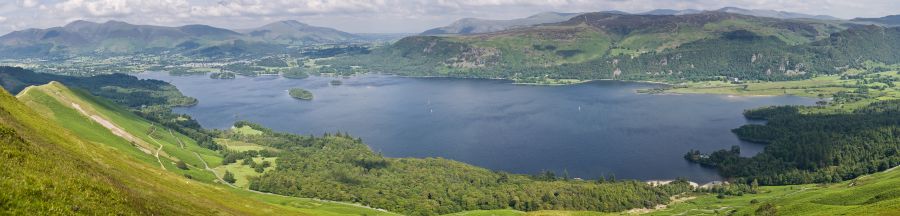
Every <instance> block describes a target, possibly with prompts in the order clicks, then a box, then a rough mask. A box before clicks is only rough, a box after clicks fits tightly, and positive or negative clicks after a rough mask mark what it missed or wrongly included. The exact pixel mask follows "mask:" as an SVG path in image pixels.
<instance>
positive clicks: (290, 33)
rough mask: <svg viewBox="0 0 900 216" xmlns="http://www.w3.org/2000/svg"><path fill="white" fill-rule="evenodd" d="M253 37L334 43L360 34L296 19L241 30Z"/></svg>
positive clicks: (356, 37) (285, 40) (354, 37)
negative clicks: (312, 24)
mask: <svg viewBox="0 0 900 216" xmlns="http://www.w3.org/2000/svg"><path fill="white" fill-rule="evenodd" d="M241 32H243V33H245V34H247V35H249V36H251V37H254V38H259V39H262V40H266V41H275V42H279V43H289V44H293V43H311V42H312V43H333V42H344V41H353V40H356V39H359V36H357V35H354V34H351V33H347V32H343V31H339V30H336V29H332V28H326V27H318V26H311V25H308V24H306V23H301V22H297V21H295V20H285V21H278V22H274V23H270V24H267V25H264V26H261V27H258V28H254V29H248V30H243V31H241Z"/></svg>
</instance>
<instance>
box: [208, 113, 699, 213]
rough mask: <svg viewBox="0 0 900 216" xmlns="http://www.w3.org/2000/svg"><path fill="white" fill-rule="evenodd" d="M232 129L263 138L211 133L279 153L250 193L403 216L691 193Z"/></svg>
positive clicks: (640, 200)
mask: <svg viewBox="0 0 900 216" xmlns="http://www.w3.org/2000/svg"><path fill="white" fill-rule="evenodd" d="M235 126H236V127H243V126H250V127H252V128H254V129H257V130H260V131H263V135H242V134H238V133H234V132H229V131H219V133H220V134H219V135H220V136H221V137H226V138H229V139H236V140H241V141H245V142H253V143H259V144H262V145H266V146H269V147H274V148H278V149H280V150H281V151H280V152H279V153H277V156H278V157H279V158H278V161H277V164H278V166H277V168H276V169H275V170H273V171H268V172H265V174H263V175H262V176H260V177H258V178H251V179H250V186H249V187H250V189H252V190H258V191H263V192H271V193H276V194H282V195H289V196H298V197H315V198H321V199H328V200H337V201H347V202H356V203H361V204H364V205H367V206H372V207H376V208H383V209H387V210H389V211H393V212H399V213H404V214H409V215H437V214H446V213H453V212H459V211H465V210H478V209H517V210H523V211H534V210H545V209H566V210H592V211H606V212H614V211H622V210H627V209H631V208H645V207H646V208H652V207H654V206H656V205H658V204H664V203H667V202H668V201H669V197H670V196H671V195H674V194H680V193H684V192H688V191H691V190H692V187H691V186H690V185H689V184H688V183H687V181H678V182H675V183H672V184H668V185H665V186H660V187H653V186H650V185H648V184H646V183H644V182H639V181H632V180H627V181H617V180H614V178H613V179H605V178H604V179H603V180H576V179H568V178H565V177H564V176H558V175H555V174H549V175H548V174H545V175H537V176H529V175H517V174H509V173H504V172H494V171H490V170H487V169H483V168H478V167H475V166H471V165H467V164H464V163H460V162H456V161H452V160H446V159H441V158H426V159H415V158H388V157H384V156H382V155H380V154H378V153H375V152H372V151H371V150H370V149H369V148H368V147H367V146H366V145H365V144H363V143H362V141H361V140H360V139H358V138H353V137H351V136H349V135H347V134H345V133H336V134H327V133H326V134H324V135H323V136H321V137H312V136H300V135H294V134H287V133H278V132H273V131H271V130H269V129H265V128H262V127H260V126H259V125H256V124H252V123H248V122H239V123H238V124H237V125H235ZM252 154H254V153H249V154H248V153H235V154H226V161H228V162H237V161H238V160H241V159H244V160H246V158H249V157H252V156H250V155H252ZM255 154H272V153H271V152H265V153H263V152H259V153H255ZM232 155H233V156H232ZM539 176H540V177H539ZM547 176H551V177H547Z"/></svg>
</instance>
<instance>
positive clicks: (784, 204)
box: [452, 169, 900, 216]
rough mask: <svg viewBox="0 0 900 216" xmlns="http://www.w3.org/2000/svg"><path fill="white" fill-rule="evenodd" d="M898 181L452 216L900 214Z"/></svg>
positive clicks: (888, 177)
mask: <svg viewBox="0 0 900 216" xmlns="http://www.w3.org/2000/svg"><path fill="white" fill-rule="evenodd" d="M898 185H900V170H896V169H893V170H889V171H885V172H882V173H876V174H872V175H866V176H862V177H859V178H856V179H853V180H849V181H843V182H838V183H833V184H804V185H788V186H764V187H760V189H759V192H758V193H755V194H753V193H748V194H744V195H741V196H723V197H719V196H718V195H716V194H709V193H694V194H687V195H683V196H682V197H681V198H680V199H678V201H675V202H673V204H669V205H667V206H660V208H658V209H652V210H651V209H645V210H640V211H625V212H616V213H599V212H575V211H535V212H521V211H510V210H487V211H484V210H482V211H468V212H460V213H456V214H452V215H453V216H481V215H495V216H499V215H504V216H505V215H510V216H514V215H529V216H538V215H542V216H570V215H571V216H594V215H596V216H602V215H766V214H765V213H764V212H763V210H760V209H761V208H763V206H767V205H768V204H771V206H772V207H774V208H771V209H774V214H768V215H897V214H900V193H898V189H897V186H898ZM763 209H766V208H763ZM770 212H771V210H770Z"/></svg>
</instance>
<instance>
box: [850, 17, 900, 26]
mask: <svg viewBox="0 0 900 216" xmlns="http://www.w3.org/2000/svg"><path fill="white" fill-rule="evenodd" d="M850 21H853V22H858V23H865V24H878V25H886V26H900V15H890V16H885V17H879V18H854V19H852V20H850Z"/></svg>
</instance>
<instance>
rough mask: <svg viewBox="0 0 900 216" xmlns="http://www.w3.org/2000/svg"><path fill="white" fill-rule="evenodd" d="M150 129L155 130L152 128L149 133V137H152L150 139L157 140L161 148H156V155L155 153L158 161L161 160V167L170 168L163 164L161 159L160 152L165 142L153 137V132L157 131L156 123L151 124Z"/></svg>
mask: <svg viewBox="0 0 900 216" xmlns="http://www.w3.org/2000/svg"><path fill="white" fill-rule="evenodd" d="M150 129H153V130H151V131H150V132H149V133H147V137H150V140H153V142H155V143H156V144H157V145H159V148H158V149H156V155H155V156H156V161H157V162H159V167H161V168H162V169H163V170H168V169H166V166H164V165H163V162H162V160H160V159H159V152H162V149H163V144H162V143H159V141H156V138H153V133H154V132H156V125H150Z"/></svg>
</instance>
